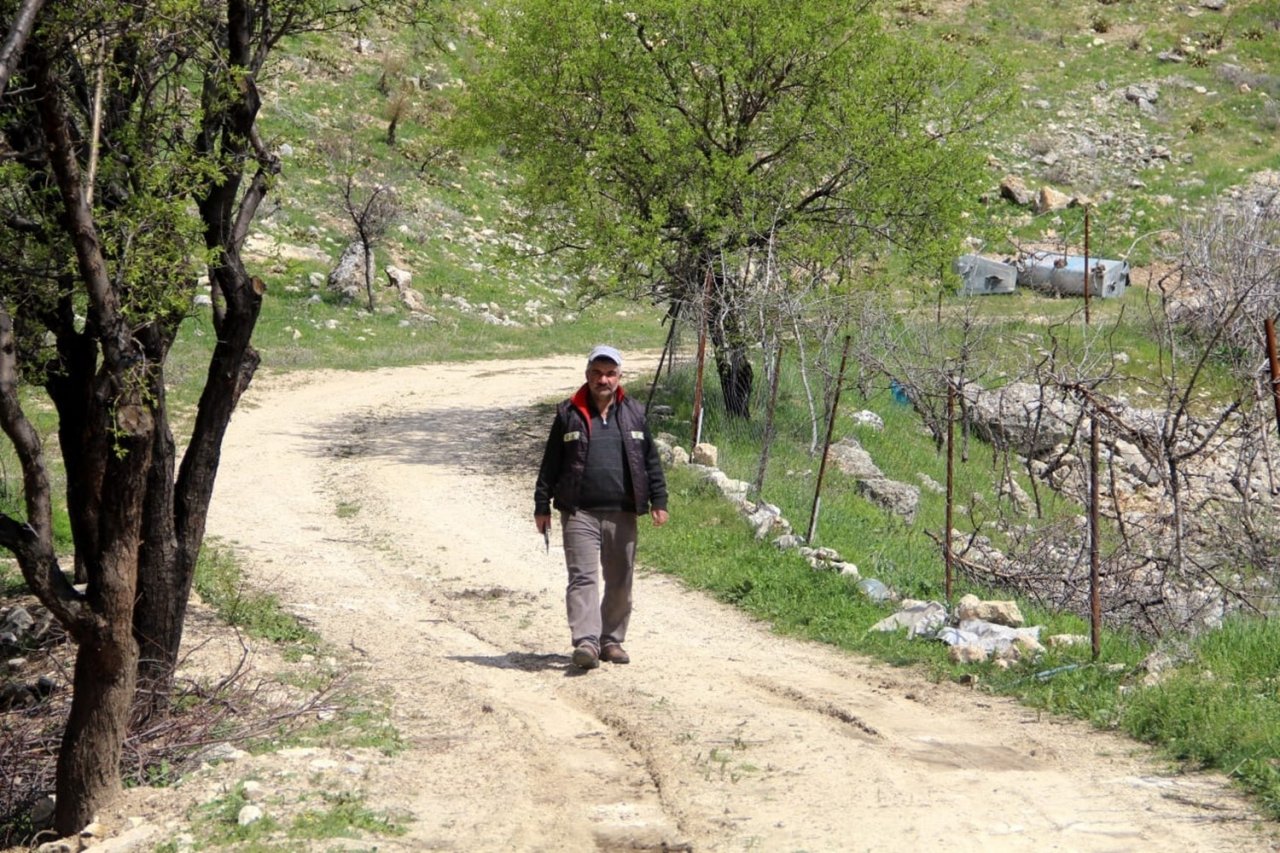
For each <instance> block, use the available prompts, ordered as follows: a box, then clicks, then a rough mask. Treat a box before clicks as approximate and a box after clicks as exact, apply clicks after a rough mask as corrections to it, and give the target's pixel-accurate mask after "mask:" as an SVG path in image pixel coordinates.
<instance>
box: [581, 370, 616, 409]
mask: <svg viewBox="0 0 1280 853" xmlns="http://www.w3.org/2000/svg"><path fill="white" fill-rule="evenodd" d="M621 381H622V368H621V367H618V365H616V364H614V363H613V362H612V361H609V359H607V358H598V359H596V360H595V361H593V362H591V363H590V364H588V365H587V388H589V389H590V391H591V397H592V399H594V400H595V401H596V406H597V407H601V406H605V405H608V404H611V403H612V402H613V395H614V394H615V393H616V392H617V390H618V383H619V382H621Z"/></svg>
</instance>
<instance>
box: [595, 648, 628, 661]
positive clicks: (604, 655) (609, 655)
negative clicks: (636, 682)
mask: <svg viewBox="0 0 1280 853" xmlns="http://www.w3.org/2000/svg"><path fill="white" fill-rule="evenodd" d="M600 660H605V661H608V662H609V663H631V655H629V654H627V650H626V649H624V648H623V647H622V644H621V643H605V646H604V648H603V649H601V650H600Z"/></svg>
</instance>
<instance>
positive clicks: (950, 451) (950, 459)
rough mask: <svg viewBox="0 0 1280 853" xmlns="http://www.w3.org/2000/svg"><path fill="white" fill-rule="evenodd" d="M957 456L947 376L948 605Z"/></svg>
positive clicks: (953, 400)
mask: <svg viewBox="0 0 1280 853" xmlns="http://www.w3.org/2000/svg"><path fill="white" fill-rule="evenodd" d="M955 458H956V386H955V383H954V382H953V381H952V379H951V377H950V376H948V377H947V512H946V519H947V520H946V525H947V529H946V530H945V531H943V534H942V562H943V564H944V565H945V567H946V594H947V606H948V607H950V606H951V598H952V588H953V584H954V583H955V580H954V579H955V571H954V565H953V560H954V559H955V558H954V556H953V554H952V552H951V529H952V512H953V511H954V509H955V502H956V489H955Z"/></svg>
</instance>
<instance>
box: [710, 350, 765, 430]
mask: <svg viewBox="0 0 1280 853" xmlns="http://www.w3.org/2000/svg"><path fill="white" fill-rule="evenodd" d="M716 372H717V373H719V374H720V390H721V391H722V392H723V393H724V408H725V411H726V412H728V413H729V414H730V415H733V416H734V417H739V418H750V417H751V390H752V386H753V384H754V381H755V370H754V369H753V368H752V367H751V361H750V360H749V359H748V358H747V353H746V350H745V348H743V347H731V348H724V349H717V350H716Z"/></svg>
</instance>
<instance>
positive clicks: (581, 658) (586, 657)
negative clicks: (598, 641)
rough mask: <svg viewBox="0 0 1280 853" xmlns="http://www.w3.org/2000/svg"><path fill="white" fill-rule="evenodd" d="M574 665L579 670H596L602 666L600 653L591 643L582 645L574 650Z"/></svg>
mask: <svg viewBox="0 0 1280 853" xmlns="http://www.w3.org/2000/svg"><path fill="white" fill-rule="evenodd" d="M573 665H574V666H576V667H578V668H579V669H595V668H596V667H598V666H599V665H600V653H599V652H597V651H596V647H595V646H593V645H591V644H590V643H582V644H581V645H579V646H578V647H577V648H575V649H574V650H573Z"/></svg>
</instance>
